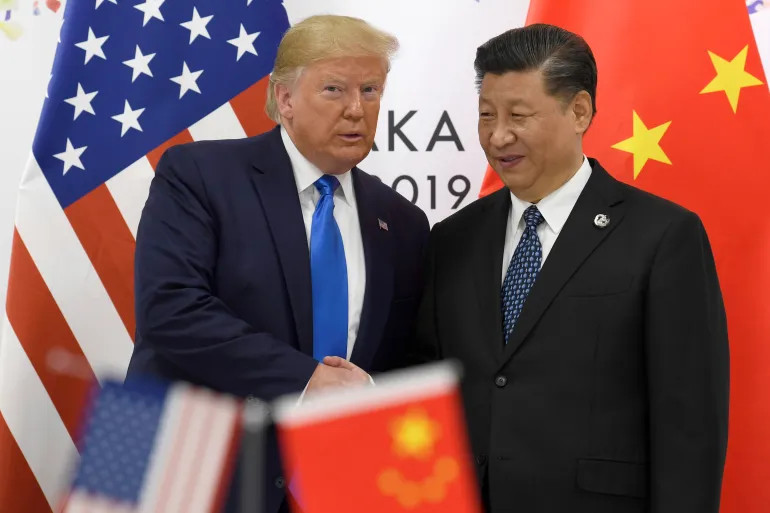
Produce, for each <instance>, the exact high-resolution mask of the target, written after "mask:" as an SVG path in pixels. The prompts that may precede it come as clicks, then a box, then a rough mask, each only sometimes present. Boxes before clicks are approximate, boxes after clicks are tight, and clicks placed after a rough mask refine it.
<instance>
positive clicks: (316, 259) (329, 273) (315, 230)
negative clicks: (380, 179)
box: [310, 175, 348, 361]
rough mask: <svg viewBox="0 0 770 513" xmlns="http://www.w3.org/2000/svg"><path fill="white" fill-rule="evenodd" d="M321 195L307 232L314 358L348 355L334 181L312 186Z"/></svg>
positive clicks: (331, 178) (343, 268)
mask: <svg viewBox="0 0 770 513" xmlns="http://www.w3.org/2000/svg"><path fill="white" fill-rule="evenodd" d="M314 185H315V187H316V189H318V191H319V192H320V193H321V197H320V198H319V199H318V204H317V205H316V207H315V212H313V224H312V227H311V229H310V275H311V282H312V286H313V358H315V359H316V360H318V361H321V360H323V358H324V357H325V356H339V357H341V358H346V357H347V354H348V349H347V348H348V269H347V264H346V263H345V247H344V246H343V245H342V234H340V229H339V227H338V226H337V221H335V220H334V191H335V190H336V189H337V187H339V186H340V182H339V181H338V180H337V178H336V177H334V176H331V175H324V176H322V177H321V178H319V179H318V180H317V181H316V182H315V184H314Z"/></svg>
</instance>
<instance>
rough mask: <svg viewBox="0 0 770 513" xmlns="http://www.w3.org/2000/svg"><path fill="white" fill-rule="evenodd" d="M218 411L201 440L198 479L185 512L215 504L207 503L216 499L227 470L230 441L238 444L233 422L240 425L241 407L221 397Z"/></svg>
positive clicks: (202, 511) (216, 406)
mask: <svg viewBox="0 0 770 513" xmlns="http://www.w3.org/2000/svg"><path fill="white" fill-rule="evenodd" d="M213 408H214V410H215V413H214V414H213V415H211V419H212V420H211V425H210V426H209V433H208V435H207V437H206V438H202V439H201V441H200V442H199V445H200V447H201V448H202V449H203V452H202V456H201V460H200V465H198V472H197V475H196V476H195V477H196V482H195V483H193V484H192V486H191V487H190V488H189V490H192V492H191V493H189V494H188V499H187V504H186V505H185V507H183V508H182V510H181V511H182V512H189V513H198V512H199V513H209V512H210V511H211V509H212V508H210V507H204V505H209V504H212V503H213V504H216V503H217V497H218V494H217V491H218V488H219V487H220V486H223V483H222V482H221V480H222V477H221V476H224V475H226V474H228V473H227V471H226V469H227V468H228V466H229V464H230V463H231V462H230V461H229V456H230V454H229V451H228V450H227V449H228V445H235V436H234V433H233V426H235V427H239V426H240V416H239V415H238V411H239V409H238V408H237V407H236V405H235V404H234V403H233V402H230V401H228V402H222V401H218V402H217V403H215V404H214V405H213Z"/></svg>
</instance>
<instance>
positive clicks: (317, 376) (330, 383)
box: [306, 356, 370, 392]
mask: <svg viewBox="0 0 770 513" xmlns="http://www.w3.org/2000/svg"><path fill="white" fill-rule="evenodd" d="M369 383H370V379H369V375H368V374H367V373H366V372H364V371H363V370H361V368H360V367H358V366H357V365H355V364H352V363H350V362H349V361H347V360H345V359H344V358H340V357H338V356H327V357H326V358H324V360H323V362H322V363H319V364H318V367H316V369H315V371H314V372H313V375H312V376H310V381H308V384H307V389H306V392H317V391H318V390H322V389H324V388H331V387H351V386H363V385H368V384H369Z"/></svg>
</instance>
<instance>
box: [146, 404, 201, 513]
mask: <svg viewBox="0 0 770 513" xmlns="http://www.w3.org/2000/svg"><path fill="white" fill-rule="evenodd" d="M196 396H197V394H195V393H193V394H190V398H189V399H188V400H189V401H190V402H191V408H190V410H189V411H188V413H187V416H186V418H184V417H183V419H182V423H183V424H185V425H184V427H183V428H182V429H183V431H182V433H180V436H179V439H180V441H181V442H182V444H183V446H184V447H185V450H183V451H181V452H180V453H179V454H178V456H177V457H175V458H173V459H172V460H171V461H170V462H169V465H168V469H167V474H166V477H167V479H166V482H168V483H169V485H168V488H167V489H166V490H165V493H166V501H165V503H164V504H163V505H164V506H165V507H163V508H159V509H158V510H157V513H178V512H179V513H186V510H185V509H184V503H185V501H186V499H185V498H186V496H187V495H188V494H189V492H190V490H191V489H192V488H187V486H190V485H193V484H194V483H195V475H196V474H197V473H198V472H199V471H200V465H201V463H202V462H201V461H200V449H201V445H200V444H201V441H204V440H206V437H207V436H208V433H209V426H210V422H211V417H210V415H209V411H208V409H207V407H208V401H207V400H206V399H204V398H201V397H200V396H197V397H196Z"/></svg>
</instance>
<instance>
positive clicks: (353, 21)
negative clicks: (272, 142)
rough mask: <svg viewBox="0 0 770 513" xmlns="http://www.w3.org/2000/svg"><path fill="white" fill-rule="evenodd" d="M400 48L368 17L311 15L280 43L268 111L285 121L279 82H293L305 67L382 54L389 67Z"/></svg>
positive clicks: (275, 117)
mask: <svg viewBox="0 0 770 513" xmlns="http://www.w3.org/2000/svg"><path fill="white" fill-rule="evenodd" d="M396 50H398V40H397V39H396V38H395V37H394V36H392V35H390V34H388V33H386V32H383V31H381V30H379V29H376V28H374V27H372V26H371V25H369V24H368V23H367V22H365V21H364V20H361V19H359V18H352V17H350V16H333V15H319V16H311V17H310V18H307V19H305V20H303V21H301V22H299V23H297V24H296V25H294V26H292V27H291V28H290V29H289V30H288V31H287V32H286V34H284V36H283V39H281V44H280V45H278V54H277V55H276V57H275V65H274V67H273V72H272V73H271V74H270V82H269V84H268V86H267V101H266V102H265V112H267V115H268V116H269V117H270V119H272V120H273V121H275V122H276V123H280V122H281V116H280V113H279V112H278V102H277V101H276V96H275V88H276V86H277V85H279V84H280V85H287V86H288V85H290V84H291V85H293V84H294V82H295V81H296V80H297V78H299V75H300V73H302V69H303V68H305V67H307V66H309V65H311V64H313V63H314V62H317V61H320V60H323V59H330V58H335V57H352V56H375V57H381V58H382V60H383V63H384V64H385V68H386V70H390V59H391V57H392V56H393V54H394V53H396Z"/></svg>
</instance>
